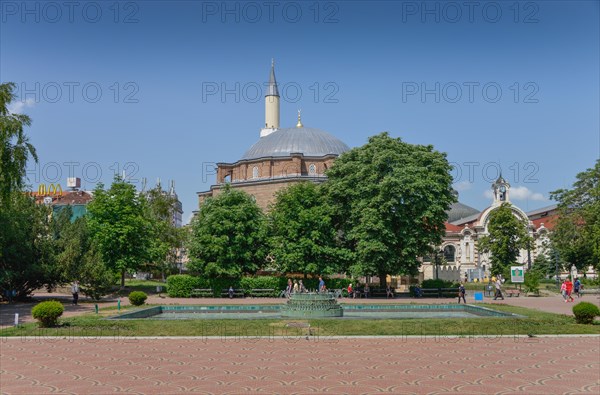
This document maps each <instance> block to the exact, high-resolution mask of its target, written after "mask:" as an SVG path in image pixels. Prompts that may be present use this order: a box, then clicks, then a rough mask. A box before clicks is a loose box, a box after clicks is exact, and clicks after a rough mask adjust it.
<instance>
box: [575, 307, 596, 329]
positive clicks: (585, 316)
mask: <svg viewBox="0 0 600 395" xmlns="http://www.w3.org/2000/svg"><path fill="white" fill-rule="evenodd" d="M573 314H574V315H575V321H576V322H577V323H578V324H591V323H593V322H594V318H595V317H597V316H600V309H598V306H596V305H595V304H593V303H589V302H581V303H577V304H576V305H575V306H573Z"/></svg>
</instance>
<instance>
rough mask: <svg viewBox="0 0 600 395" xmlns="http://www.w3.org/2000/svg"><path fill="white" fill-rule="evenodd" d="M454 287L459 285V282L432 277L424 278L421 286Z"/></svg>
mask: <svg viewBox="0 0 600 395" xmlns="http://www.w3.org/2000/svg"><path fill="white" fill-rule="evenodd" d="M454 287H458V285H457V284H455V283H453V282H452V281H446V280H442V279H437V280H436V279H430V280H424V281H423V283H422V284H421V288H426V289H427V288H454Z"/></svg>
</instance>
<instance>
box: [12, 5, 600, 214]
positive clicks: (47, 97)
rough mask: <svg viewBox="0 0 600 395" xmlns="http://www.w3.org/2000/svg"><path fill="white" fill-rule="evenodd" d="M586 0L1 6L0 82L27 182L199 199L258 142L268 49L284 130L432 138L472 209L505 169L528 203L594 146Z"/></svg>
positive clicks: (594, 16) (591, 155)
mask: <svg viewBox="0 0 600 395" xmlns="http://www.w3.org/2000/svg"><path fill="white" fill-rule="evenodd" d="M598 4H599V3H598V2H597V1H580V2H577V1H570V2H561V1H538V2H515V1H506V2H505V1H496V2H494V1H492V2H486V1H479V2H463V1H459V2H436V1H430V2H419V1H408V2H386V1H382V2H374V1H372V2H363V1H344V2H314V1H306V2H304V1H302V2H268V1H267V2H263V1H260V2H228V3H223V2H220V1H218V2H211V1H208V2H195V1H169V2H166V1H122V2H116V1H111V0H109V1H95V2H94V1H92V2H86V1H80V2H78V3H77V4H75V5H72V6H69V5H65V3H64V2H36V1H31V2H21V1H6V0H2V1H0V23H1V25H0V81H2V82H7V81H13V82H15V83H17V85H18V88H19V92H18V93H19V95H20V98H21V101H19V102H17V103H15V104H14V106H13V109H14V110H15V111H17V110H18V111H21V112H25V113H27V114H29V115H30V116H31V117H32V118H33V125H32V126H31V128H29V130H28V131H27V133H28V134H29V136H30V139H31V141H32V143H33V144H34V145H35V146H36V148H37V150H38V154H39V157H40V162H39V164H38V165H35V164H33V163H30V164H29V166H28V175H29V180H30V183H31V184H32V185H33V187H34V189H36V188H37V186H38V184H39V183H52V182H60V183H61V184H62V185H63V187H64V185H65V181H66V178H67V177H68V176H69V173H72V175H74V176H77V177H81V178H82V182H83V184H84V185H83V186H84V187H85V188H86V189H92V188H93V187H94V186H95V183H96V182H97V181H98V180H102V181H104V182H105V183H110V181H111V179H112V177H113V174H114V172H115V171H119V172H122V171H123V170H125V171H126V173H127V174H128V175H129V176H130V178H131V179H132V180H133V182H136V183H137V185H138V186H141V182H140V180H141V178H142V177H146V178H148V179H149V184H150V186H153V185H154V183H155V182H156V181H155V180H156V179H157V178H160V179H161V180H162V182H163V185H165V184H167V183H168V182H169V180H172V179H173V180H175V182H176V189H177V192H178V194H179V197H180V199H181V201H182V202H183V206H184V210H185V213H184V219H185V220H187V219H189V217H190V215H191V212H192V210H194V209H196V207H197V201H196V192H198V191H204V190H207V189H208V188H209V187H210V185H211V184H212V183H214V181H215V175H214V174H213V172H212V167H213V164H214V163H216V162H234V161H236V160H237V159H239V158H240V157H241V156H242V154H243V153H244V151H245V150H246V149H247V148H249V147H250V146H251V145H252V144H253V143H255V142H256V141H257V140H258V138H259V129H260V127H261V125H263V123H264V102H263V94H262V93H260V92H258V90H257V88H258V87H263V86H264V83H265V82H266V80H267V78H268V73H269V67H270V63H271V58H275V62H276V75H277V79H278V82H279V89H280V93H281V95H282V105H281V124H282V127H291V126H294V125H295V122H296V111H297V109H299V108H301V109H302V114H303V117H302V118H303V123H304V125H305V126H310V127H317V128H320V129H323V130H326V131H328V132H330V133H332V134H334V135H335V136H337V137H338V138H340V139H342V140H343V141H344V142H346V143H347V144H348V145H349V146H351V147H356V146H359V145H362V144H364V143H365V142H366V141H367V139H368V137H369V136H371V135H374V134H377V133H379V132H381V131H389V132H390V134H391V135H392V136H394V137H401V138H402V139H403V140H405V141H407V142H409V143H414V144H432V145H434V146H435V147H436V149H438V150H440V151H444V152H447V154H448V159H449V161H450V162H452V163H453V164H454V165H455V168H456V169H455V171H454V172H453V175H454V177H455V181H456V183H455V187H456V188H457V189H458V190H459V191H460V200H461V201H462V202H463V203H465V204H468V205H470V206H473V207H475V208H478V209H480V210H481V209H483V208H485V207H486V206H487V205H489V202H490V197H489V195H487V194H486V191H488V190H489V188H490V182H491V180H492V179H494V178H495V177H497V172H498V169H499V168H501V169H502V172H503V175H504V177H505V178H506V179H507V180H508V181H509V182H510V183H511V185H512V186H513V194H512V200H513V202H514V203H515V204H517V205H518V206H520V207H521V208H523V209H525V210H532V209H535V208H538V207H543V206H546V205H549V204H551V203H552V202H551V201H549V200H547V199H548V195H549V192H550V191H553V190H555V189H558V188H564V187H570V186H571V185H572V183H573V181H574V180H575V175H576V174H577V173H578V172H581V171H583V170H585V169H587V168H589V167H591V166H593V164H594V161H595V160H596V159H597V158H598V157H599V154H600V125H599V118H600V115H599V111H600V110H599V108H600V101H599V92H600V81H599V70H600V64H599V57H600V54H599V47H600V45H599V37H600V30H599V25H598V24H599V22H598V21H599V20H600V11H599V5H598Z"/></svg>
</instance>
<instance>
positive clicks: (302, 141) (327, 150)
mask: <svg viewBox="0 0 600 395" xmlns="http://www.w3.org/2000/svg"><path fill="white" fill-rule="evenodd" d="M349 149H350V148H349V147H348V146H347V145H346V144H345V143H344V142H342V141H341V140H339V139H338V138H337V137H334V136H332V135H331V134H329V133H327V132H325V131H323V130H320V129H315V128H307V127H300V128H298V127H296V128H281V129H277V131H275V132H273V133H271V134H269V135H267V136H265V137H261V139H260V140H258V142H256V144H254V145H253V146H252V147H250V149H248V151H246V153H245V154H244V155H243V156H242V158H241V160H248V159H258V158H265V157H271V156H280V157H281V156H290V154H292V153H300V154H304V156H325V155H331V154H333V155H340V154H342V153H343V152H346V151H348V150H349Z"/></svg>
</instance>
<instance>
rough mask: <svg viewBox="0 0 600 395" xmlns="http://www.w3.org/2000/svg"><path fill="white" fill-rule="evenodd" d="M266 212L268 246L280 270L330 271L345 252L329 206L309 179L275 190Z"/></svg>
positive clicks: (298, 271) (339, 264)
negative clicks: (272, 201) (271, 203)
mask: <svg viewBox="0 0 600 395" xmlns="http://www.w3.org/2000/svg"><path fill="white" fill-rule="evenodd" d="M275 196H276V200H275V202H274V204H273V205H272V206H271V208H270V211H269V215H268V218H269V247H270V249H269V250H270V252H271V255H272V256H273V257H274V258H275V263H276V267H277V268H278V270H279V271H280V272H282V273H290V272H295V273H304V274H305V275H306V274H333V273H336V272H339V271H340V269H341V268H342V267H343V265H341V263H342V262H343V261H345V260H347V259H348V258H349V254H350V253H349V251H347V250H346V249H344V248H342V247H341V246H340V243H339V238H338V237H337V232H336V230H335V228H334V227H333V222H332V220H331V209H330V208H329V207H328V205H327V204H326V203H325V199H324V197H323V196H322V194H321V193H320V189H319V187H318V186H317V185H315V184H314V183H312V182H303V183H300V184H295V185H292V186H290V187H288V188H285V189H283V190H280V191H279V192H277V194H276V195H275Z"/></svg>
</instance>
